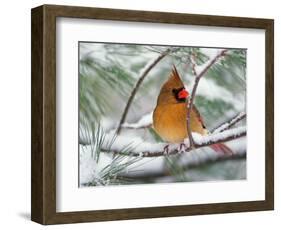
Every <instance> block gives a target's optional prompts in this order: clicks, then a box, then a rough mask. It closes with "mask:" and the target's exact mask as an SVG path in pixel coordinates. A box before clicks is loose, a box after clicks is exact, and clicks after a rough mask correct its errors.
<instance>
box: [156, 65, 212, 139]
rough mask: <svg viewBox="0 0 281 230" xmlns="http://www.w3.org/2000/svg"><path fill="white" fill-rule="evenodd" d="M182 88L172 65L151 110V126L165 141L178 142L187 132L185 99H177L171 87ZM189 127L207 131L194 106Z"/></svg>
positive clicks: (202, 131)
mask: <svg viewBox="0 0 281 230" xmlns="http://www.w3.org/2000/svg"><path fill="white" fill-rule="evenodd" d="M180 88H184V85H183V82H182V81H181V79H180V76H179V74H178V72H177V70H176V68H175V67H174V69H173V71H172V73H171V75H170V77H169V79H168V80H167V81H166V82H165V83H164V85H163V86H162V88H161V90H160V93H159V96H158V99H157V106H156V108H155V110H154V112H153V126H154V129H155V131H156V132H157V133H158V135H159V136H160V137H161V138H162V139H163V140H165V141H167V142H171V143H180V142H183V140H184V139H185V138H186V137H188V133H187V109H188V108H187V100H185V101H178V100H177V99H176V97H175V95H174V94H173V89H180ZM190 117H191V120H190V121H191V122H190V128H191V130H192V131H193V132H198V133H200V134H202V135H204V134H206V133H207V130H206V129H204V127H203V124H202V123H201V122H200V114H199V112H198V110H197V109H196V108H195V109H193V110H192V112H191V114H190Z"/></svg>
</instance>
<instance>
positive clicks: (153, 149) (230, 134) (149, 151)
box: [101, 127, 246, 157]
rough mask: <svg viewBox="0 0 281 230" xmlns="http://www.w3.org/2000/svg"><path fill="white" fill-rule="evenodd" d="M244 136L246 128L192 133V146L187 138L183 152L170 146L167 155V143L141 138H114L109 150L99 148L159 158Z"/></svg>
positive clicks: (112, 151) (108, 136)
mask: <svg viewBox="0 0 281 230" xmlns="http://www.w3.org/2000/svg"><path fill="white" fill-rule="evenodd" d="M245 135H246V127H239V128H234V129H230V130H226V131H223V132H221V133H214V134H210V135H207V136H201V135H199V134H197V133H193V136H194V145H193V146H190V145H189V139H188V138H187V139H186V140H185V144H186V146H187V147H186V148H185V149H184V150H183V151H182V150H179V144H170V145H169V153H168V154H167V153H166V152H165V151H164V147H165V146H166V145H167V143H156V144H154V143H147V142H144V141H143V140H142V139H141V138H135V139H132V138H130V137H124V136H116V139H115V141H114V143H113V144H112V145H111V146H110V148H107V147H106V145H103V146H102V147H101V151H103V152H110V153H114V154H123V155H127V156H132V157H159V156H165V155H166V156H167V155H176V154H181V153H185V152H189V151H191V150H194V149H198V148H202V147H206V146H210V145H212V144H217V143H221V142H227V141H231V140H235V139H237V138H240V137H243V136H245ZM107 138H109V140H110V138H112V137H110V135H107ZM109 140H107V141H105V143H107V142H108V141H109ZM128 146H131V147H130V150H129V151H124V149H128Z"/></svg>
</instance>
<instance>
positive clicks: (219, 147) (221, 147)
mask: <svg viewBox="0 0 281 230" xmlns="http://www.w3.org/2000/svg"><path fill="white" fill-rule="evenodd" d="M210 147H211V148H212V149H213V150H214V151H215V152H217V153H221V154H226V155H233V152H232V150H231V149H230V148H229V147H227V146H226V145H225V144H222V143H218V144H213V145H211V146H210Z"/></svg>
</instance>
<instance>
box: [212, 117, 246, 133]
mask: <svg viewBox="0 0 281 230" xmlns="http://www.w3.org/2000/svg"><path fill="white" fill-rule="evenodd" d="M244 118H246V113H245V112H240V113H238V114H236V115H235V116H234V117H232V118H231V119H230V120H229V121H227V122H224V123H222V124H221V125H220V126H218V127H217V128H214V129H213V130H212V131H211V133H220V132H223V131H225V130H227V129H229V128H231V127H232V126H234V125H235V124H236V123H238V122H239V121H241V120H243V119H244Z"/></svg>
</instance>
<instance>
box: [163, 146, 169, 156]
mask: <svg viewBox="0 0 281 230" xmlns="http://www.w3.org/2000/svg"><path fill="white" fill-rule="evenodd" d="M163 153H164V155H165V154H167V155H168V154H169V145H165V147H164V149H163Z"/></svg>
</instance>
